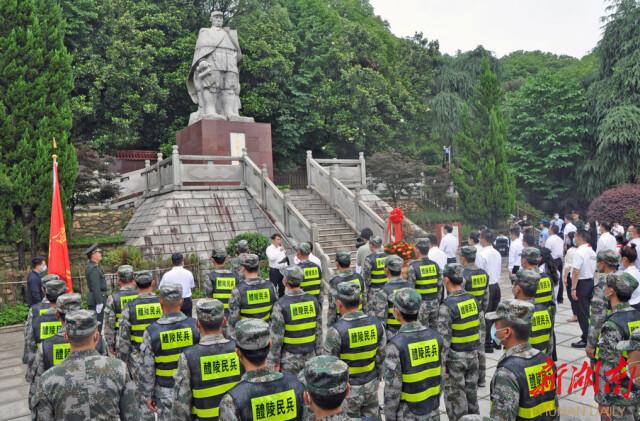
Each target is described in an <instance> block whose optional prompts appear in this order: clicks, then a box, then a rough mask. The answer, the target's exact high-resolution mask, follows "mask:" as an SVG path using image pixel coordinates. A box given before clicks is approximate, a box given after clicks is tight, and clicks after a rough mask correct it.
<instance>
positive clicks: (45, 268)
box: [40, 263, 47, 273]
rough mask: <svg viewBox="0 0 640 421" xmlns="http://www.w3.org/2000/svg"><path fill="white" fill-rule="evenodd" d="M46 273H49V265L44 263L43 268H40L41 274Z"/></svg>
mask: <svg viewBox="0 0 640 421" xmlns="http://www.w3.org/2000/svg"><path fill="white" fill-rule="evenodd" d="M46 271H47V264H46V263H43V264H42V266H40V272H41V273H44V272H46Z"/></svg>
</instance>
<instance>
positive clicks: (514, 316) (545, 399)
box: [485, 300, 560, 421]
mask: <svg viewBox="0 0 640 421" xmlns="http://www.w3.org/2000/svg"><path fill="white" fill-rule="evenodd" d="M533 308H534V307H533V304H531V303H529V302H526V301H522V300H503V301H502V302H500V303H499V304H498V308H497V309H496V311H494V312H490V313H487V314H486V315H485V318H486V320H487V321H489V322H493V324H492V325H491V337H492V339H493V340H494V341H495V342H496V343H498V344H502V345H503V346H504V348H505V352H504V354H503V355H502V357H500V360H499V361H498V366H497V368H496V372H495V374H494V375H493V378H492V379H491V394H490V399H491V414H490V415H491V418H493V419H495V420H497V421H515V420H520V419H523V418H527V419H547V420H559V419H560V417H559V406H558V396H557V395H556V390H555V387H553V384H552V383H553V382H552V381H551V382H548V381H545V382H544V384H543V383H542V381H543V380H544V379H548V377H547V376H553V373H555V365H553V364H551V366H549V365H548V361H547V357H546V356H545V355H544V354H543V353H541V352H540V351H538V350H537V349H535V348H533V347H531V345H530V344H529V342H528V339H529V334H530V332H531V329H530V326H531V316H532V314H533ZM543 371H546V373H544V372H543ZM527 372H529V373H533V374H535V375H534V376H529V375H527ZM538 373H539V375H537V374H538ZM541 389H543V390H541ZM534 390H536V393H533V391H534Z"/></svg>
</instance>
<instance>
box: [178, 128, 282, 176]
mask: <svg viewBox="0 0 640 421" xmlns="http://www.w3.org/2000/svg"><path fill="white" fill-rule="evenodd" d="M176 144H177V145H178V151H179V152H180V154H181V155H217V156H231V155H233V156H239V155H240V153H241V150H242V145H243V144H244V148H246V150H247V154H248V155H249V158H251V160H252V161H253V162H255V163H256V165H257V166H259V167H262V165H263V164H264V165H266V166H267V170H268V171H269V177H270V178H271V179H272V180H273V156H272V150H271V124H269V123H253V122H252V123H249V122H239V121H227V120H200V121H198V122H196V123H194V124H192V125H190V126H189V127H186V128H184V129H182V130H180V131H179V132H178V133H177V134H176ZM232 148H233V150H232Z"/></svg>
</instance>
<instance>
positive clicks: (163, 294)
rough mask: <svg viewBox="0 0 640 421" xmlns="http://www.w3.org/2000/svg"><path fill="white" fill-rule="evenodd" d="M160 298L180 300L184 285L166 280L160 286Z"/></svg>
mask: <svg viewBox="0 0 640 421" xmlns="http://www.w3.org/2000/svg"><path fill="white" fill-rule="evenodd" d="M160 298H166V299H167V300H179V299H180V298H182V285H181V284H177V283H173V282H165V283H164V284H162V285H161V286H160Z"/></svg>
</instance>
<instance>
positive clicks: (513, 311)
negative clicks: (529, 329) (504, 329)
mask: <svg viewBox="0 0 640 421" xmlns="http://www.w3.org/2000/svg"><path fill="white" fill-rule="evenodd" d="M532 314H533V304H531V303H530V302H529V301H524V300H516V299H512V300H504V301H501V302H500V303H499V304H498V308H497V309H496V311H492V312H490V313H487V314H485V316H484V318H485V319H486V320H504V321H507V322H511V323H518V324H525V325H530V324H531V315H532Z"/></svg>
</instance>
